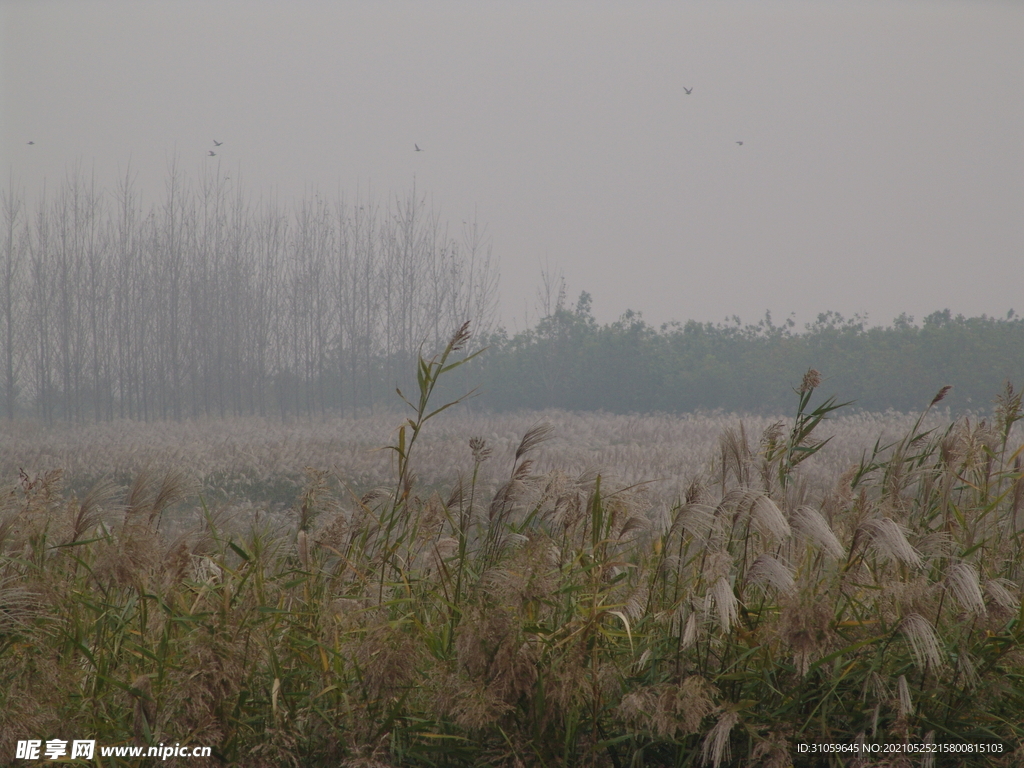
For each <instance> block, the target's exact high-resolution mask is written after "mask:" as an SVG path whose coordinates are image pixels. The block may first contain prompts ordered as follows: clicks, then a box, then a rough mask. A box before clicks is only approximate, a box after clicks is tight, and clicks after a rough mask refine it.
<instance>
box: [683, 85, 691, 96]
mask: <svg viewBox="0 0 1024 768" xmlns="http://www.w3.org/2000/svg"><path fill="white" fill-rule="evenodd" d="M683 90H684V91H686V95H687V96H689V95H690V94H691V93H693V88H687V87H686V86H685V85H684V86H683Z"/></svg>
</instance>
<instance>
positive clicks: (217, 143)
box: [213, 139, 224, 147]
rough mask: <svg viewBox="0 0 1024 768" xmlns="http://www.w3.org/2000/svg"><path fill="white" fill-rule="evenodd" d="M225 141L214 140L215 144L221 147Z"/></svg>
mask: <svg viewBox="0 0 1024 768" xmlns="http://www.w3.org/2000/svg"><path fill="white" fill-rule="evenodd" d="M223 143H224V142H223V141H217V140H216V139H214V140H213V146H215V147H219V146H220V145H221V144H223Z"/></svg>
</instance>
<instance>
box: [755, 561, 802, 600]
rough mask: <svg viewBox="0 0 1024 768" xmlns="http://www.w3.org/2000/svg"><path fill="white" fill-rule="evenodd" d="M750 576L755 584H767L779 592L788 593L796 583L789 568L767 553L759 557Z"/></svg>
mask: <svg viewBox="0 0 1024 768" xmlns="http://www.w3.org/2000/svg"><path fill="white" fill-rule="evenodd" d="M748 575H749V577H750V580H751V581H752V582H753V583H755V584H767V585H768V586H771V587H774V588H775V589H776V590H778V591H779V592H788V591H789V590H791V589H792V588H793V585H794V583H795V582H794V581H793V573H792V571H791V570H790V569H789V567H788V566H787V565H786V564H785V563H783V562H782V561H780V560H779V559H778V558H776V557H775V556H774V555H771V554H769V553H767V552H765V553H763V554H760V555H758V556H757V559H756V560H755V561H754V562H753V564H752V565H751V566H750V571H749V573H748Z"/></svg>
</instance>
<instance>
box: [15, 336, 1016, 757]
mask: <svg viewBox="0 0 1024 768" xmlns="http://www.w3.org/2000/svg"><path fill="white" fill-rule="evenodd" d="M466 343H467V334H466V329H465V328H464V329H461V330H460V332H458V333H456V334H455V336H453V338H452V339H451V340H450V342H449V343H448V346H447V347H446V349H445V350H444V352H443V353H442V354H441V355H440V356H439V357H438V358H436V359H434V360H429V361H421V362H420V364H419V369H418V370H419V380H418V386H419V392H418V393H417V394H416V396H413V397H410V398H409V399H408V403H409V405H410V406H411V409H412V415H411V416H410V417H409V418H408V419H407V420H406V421H405V422H404V423H403V425H402V426H400V427H399V429H398V430H397V432H396V433H394V434H395V437H394V441H393V443H392V444H391V446H390V453H391V454H392V456H393V458H394V465H393V466H394V472H395V473H394V479H393V482H392V485H391V486H390V487H389V488H387V489H383V488H382V489H378V490H374V491H370V492H368V493H361V492H352V493H347V492H339V491H338V490H337V487H336V486H334V485H332V484H331V483H330V482H328V477H327V475H326V474H325V473H324V472H318V471H311V472H310V475H309V479H308V483H307V486H306V489H305V491H304V493H303V494H302V495H301V496H300V497H299V499H298V501H297V502H296V504H295V506H294V508H293V510H292V515H293V516H292V518H291V519H290V520H289V522H288V524H287V525H281V524H279V523H276V522H274V521H273V519H272V518H266V517H264V518H263V519H262V521H256V522H252V523H249V524H248V525H246V524H244V523H240V522H239V521H238V520H235V521H231V520H228V519H226V518H225V517H224V516H222V515H220V514H218V513H217V512H216V511H215V510H212V511H211V510H209V509H207V508H206V507H205V505H203V504H202V501H201V500H200V502H199V503H195V502H194V501H193V500H194V498H195V497H194V495H193V493H192V491H191V490H190V488H189V487H188V483H187V482H186V477H184V476H182V475H180V474H178V473H175V472H173V471H172V472H169V473H166V474H161V473H159V472H155V471H147V472H143V473H141V474H139V475H138V477H137V478H136V480H135V482H134V483H133V484H132V486H131V487H130V488H129V489H128V491H127V492H122V491H119V490H118V489H117V488H116V487H114V486H112V485H110V484H106V485H99V486H97V487H96V488H95V489H94V490H93V491H92V492H90V493H89V494H86V495H84V496H83V497H82V498H81V499H79V498H76V497H74V496H72V497H71V498H70V499H69V498H67V497H66V496H64V495H63V494H62V493H61V491H60V477H59V475H58V474H57V473H51V474H49V475H45V476H40V477H30V476H28V475H24V476H22V477H21V478H20V481H19V482H18V483H17V484H16V485H15V486H13V487H12V488H10V489H9V490H8V491H7V492H6V493H5V494H4V497H3V498H4V509H3V518H2V523H0V538H2V550H0V551H2V553H3V554H2V559H0V590H2V594H3V596H2V598H0V599H2V605H3V611H2V612H0V676H2V680H3V685H2V686H0V760H8V759H10V757H11V756H12V755H13V743H14V741H15V740H17V739H25V738H43V739H45V738H53V737H60V738H96V739H97V740H98V741H99V742H100V743H102V744H112V743H126V742H133V741H134V742H136V743H139V744H145V743H160V742H163V743H174V742H181V743H183V744H184V743H188V744H198V745H210V746H213V747H214V749H215V752H216V755H217V759H216V760H215V761H213V762H216V763H217V764H223V763H227V764H237V765H245V766H260V765H268V766H269V765H296V766H298V765H303V766H305V765H347V766H391V765H508V766H535V765H536V766H541V765H544V766H548V765H560V766H562V765H565V766H583V765H595V766H596V765H600V766H614V767H615V768H620V767H622V766H627V765H628V766H642V765H648V766H655V765H657V766H662V765H679V766H687V765H712V766H723V765H741V764H742V765H765V766H784V765H789V764H790V763H792V762H796V764H815V765H837V766H838V765H848V766H854V765H883V764H892V765H896V764H905V763H907V759H906V758H907V755H905V754H900V755H893V754H888V755H887V754H883V753H877V754H874V753H872V754H870V755H869V756H865V754H864V753H861V754H859V755H858V754H853V753H849V752H847V753H841V754H836V755H832V756H827V757H823V756H820V755H819V756H815V757H814V758H813V759H812V760H811V762H801V761H806V760H807V759H808V758H803V757H801V754H800V753H798V752H797V749H796V745H797V744H799V743H839V744H847V745H855V744H856V745H876V744H877V745H885V744H923V743H934V744H944V743H985V744H993V745H998V747H994V748H999V749H1001V750H1002V751H1001V752H993V753H987V754H984V755H977V756H974V757H973V758H972V764H975V765H992V766H995V765H1011V764H1014V761H1015V760H1017V761H1019V760H1020V759H1021V758H1022V757H1024V725H1022V724H1021V719H1020V713H1021V712H1022V711H1024V680H1022V673H1024V650H1022V647H1021V640H1022V632H1024V630H1022V621H1021V619H1022V618H1024V617H1022V609H1021V592H1022V586H1021V585H1022V580H1024V573H1022V568H1024V565H1022V562H1021V561H1022V553H1021V547H1022V543H1024V531H1022V529H1024V509H1022V505H1024V480H1022V473H1021V455H1022V451H1021V449H1019V448H1017V449H1015V448H1014V446H1013V442H1012V440H1011V430H1012V428H1013V424H1014V422H1016V421H1018V420H1020V418H1021V415H1022V409H1021V397H1020V395H1019V394H1017V393H1015V392H1014V391H1013V390H1012V389H1011V388H1009V387H1008V388H1007V390H1006V391H1005V392H1004V393H1003V395H1002V396H1001V398H1000V403H999V407H998V408H997V410H996V415H995V418H994V420H992V421H991V422H977V421H973V420H962V421H958V422H956V423H954V424H952V425H950V426H948V428H946V429H944V430H929V429H926V428H925V427H924V425H925V424H927V423H928V419H929V413H930V410H931V409H932V408H934V407H935V406H936V405H937V404H938V402H939V401H940V400H941V396H939V397H936V399H935V400H934V401H933V402H932V403H931V404H930V405H929V406H928V409H926V410H925V412H923V413H922V414H921V415H920V417H919V418H918V419H916V420H915V422H914V423H913V424H912V425H911V428H910V430H909V431H908V432H907V434H905V435H903V436H901V437H899V438H897V439H896V440H894V441H890V442H888V443H883V442H879V443H877V444H876V445H875V446H874V448H873V449H872V450H869V451H868V452H866V453H865V455H864V457H863V459H862V460H861V461H860V462H859V463H858V464H857V465H856V466H854V467H852V468H851V469H850V470H849V471H847V472H845V473H844V474H842V475H841V476H837V477H835V478H834V482H833V484H832V487H831V488H829V489H827V490H824V491H816V490H814V489H813V488H812V487H811V486H809V485H808V484H807V483H806V482H804V477H803V471H804V467H805V465H804V463H803V462H804V458H805V457H810V456H817V455H818V454H824V453H827V451H828V450H829V446H827V445H825V444H824V442H823V441H822V440H820V439H819V438H817V437H816V434H817V430H818V429H819V428H820V426H821V424H822V423H823V422H824V421H825V420H826V418H827V417H828V416H829V414H830V413H831V412H832V411H834V410H835V408H837V407H839V406H838V405H837V404H836V403H835V402H834V401H832V400H826V401H824V402H821V403H820V404H818V405H815V391H816V387H817V383H818V382H817V380H816V378H815V376H814V375H811V374H809V375H808V376H807V377H805V379H804V382H803V383H802V385H801V387H800V388H799V390H798V393H797V395H798V407H797V412H796V416H795V418H794V419H792V421H791V422H789V423H786V424H783V423H779V424H770V425H768V427H767V428H766V429H765V430H764V431H763V432H762V433H761V434H760V435H757V436H756V437H753V436H750V435H748V434H747V432H746V430H745V429H744V428H738V429H734V430H729V431H727V432H725V433H724V434H723V435H722V437H721V440H720V444H719V450H718V451H717V453H716V455H715V457H714V459H713V460H712V461H711V462H710V464H709V466H707V467H706V470H705V471H704V472H701V473H699V474H697V475H695V476H694V477H692V478H691V479H690V480H689V482H688V483H687V485H686V488H685V492H684V493H683V494H682V495H681V497H680V498H679V500H678V503H676V504H675V505H674V506H673V507H672V508H671V510H670V511H669V513H668V514H667V515H663V516H659V515H654V514H651V505H650V500H649V496H648V492H647V489H646V488H645V486H644V485H642V484H636V485H631V486H627V487H622V486H621V485H614V484H612V483H610V482H609V480H608V479H607V478H606V476H605V475H603V474H601V473H598V472H583V473H578V472H571V473H570V472H566V471H563V470H559V469H550V470H547V471H544V472H540V471H538V469H537V465H536V464H535V463H534V460H535V458H536V456H537V453H538V451H539V449H540V447H541V446H542V445H543V443H544V441H545V440H548V439H549V438H550V437H551V430H550V427H549V426H548V425H545V424H536V425H534V427H533V428H531V429H529V430H528V431H526V432H525V434H524V435H523V437H522V438H521V440H520V441H519V442H518V445H517V446H516V449H515V450H514V452H512V453H511V455H510V456H509V460H508V461H507V462H506V463H505V465H504V466H503V467H501V470H502V475H503V479H502V481H501V482H500V483H499V484H498V485H497V487H496V488H493V489H492V488H490V487H489V486H488V487H483V486H482V485H481V482H480V477H481V474H482V472H483V470H484V468H486V467H488V465H493V464H494V463H495V462H498V461H499V460H500V459H499V455H498V454H497V453H495V452H494V451H493V450H492V446H491V445H490V444H489V443H488V441H487V440H485V439H482V438H479V437H476V436H474V437H473V438H472V439H471V440H470V441H469V448H470V451H471V456H472V459H471V463H470V464H469V465H467V466H466V467H465V471H464V472H463V473H461V474H460V475H459V476H458V477H457V478H455V479H454V480H453V481H451V482H450V484H449V485H448V487H446V488H445V489H444V492H443V493H442V492H440V491H438V490H437V488H436V486H431V487H427V486H424V485H422V484H421V483H420V482H419V481H418V480H417V477H416V467H417V462H418V460H419V454H418V453H417V451H419V450H421V449H422V448H423V446H424V445H425V443H424V442H423V440H421V437H422V436H423V435H424V434H425V430H429V425H428V424H427V422H428V421H430V419H431V418H432V417H433V416H434V415H436V414H437V413H438V412H439V411H440V410H441V408H436V407H435V406H433V405H431V404H430V394H431V391H432V389H433V387H434V385H435V384H436V382H437V380H438V378H439V377H441V376H443V375H444V374H445V373H446V371H447V370H448V369H450V368H451V367H453V366H455V365H458V364H459V360H455V359H454V357H453V356H454V355H456V353H458V352H459V350H460V349H461V348H463V347H464V346H465V344H466ZM443 407H444V406H442V408H443ZM175 510H177V514H178V515H181V514H184V513H187V512H188V511H189V510H191V513H192V514H193V515H194V522H195V524H194V525H193V526H191V527H190V528H181V527H178V528H174V527H172V526H171V525H170V524H169V518H170V516H172V513H174V512H175ZM183 510H184V512H183ZM957 759H959V758H957ZM167 762H168V764H170V763H171V762H172V761H170V760H169V761H167ZM188 762H189V764H190V765H196V764H199V763H198V762H197V761H195V760H190V761H188ZM913 762H914V763H915V764H916V763H920V762H921V759H920V758H919V757H914V758H913ZM953 762H954V761H951V759H950V758H949V757H947V756H943V755H940V756H939V757H938V760H937V761H933V764H937V765H942V764H953ZM113 764H117V763H116V762H115V763H113Z"/></svg>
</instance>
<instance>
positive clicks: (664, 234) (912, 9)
mask: <svg viewBox="0 0 1024 768" xmlns="http://www.w3.org/2000/svg"><path fill="white" fill-rule="evenodd" d="M684 88H691V89H692V93H691V94H689V95H687V94H686V93H685V91H684ZM214 139H216V140H218V141H221V142H223V146H221V147H220V148H218V149H217V152H218V154H217V156H216V157H215V158H210V157H208V156H207V153H208V151H209V150H210V149H213V148H214V147H213V140H214ZM29 141H34V142H35V143H34V144H33V145H29V144H28V142H29ZM740 141H742V142H743V144H742V145H740V144H738V142H740ZM414 144H418V145H419V146H420V147H421V148H422V149H423V151H422V152H415V151H414V149H413V145H414ZM175 153H177V157H178V159H179V161H180V162H181V164H182V166H183V168H184V170H185V171H186V173H187V174H188V175H190V176H192V177H193V178H195V177H196V176H197V173H198V169H199V168H200V167H202V166H204V165H209V164H211V163H216V164H219V165H220V167H221V169H222V171H223V172H224V174H225V175H230V176H231V177H232V178H233V179H236V183H237V180H238V179H241V180H242V181H243V183H244V185H245V188H246V189H247V190H248V191H249V192H250V193H251V195H252V197H253V198H255V197H257V196H258V195H259V194H260V193H262V194H268V193H270V192H271V190H274V191H276V193H277V194H278V196H279V198H280V199H281V200H289V199H292V198H298V197H301V196H302V195H303V193H304V190H308V189H312V188H314V187H316V188H319V189H320V190H321V191H324V192H327V193H330V194H332V195H333V194H334V193H335V192H336V191H337V190H338V189H341V190H343V191H344V192H345V193H346V195H348V196H352V195H354V194H355V193H356V192H357V191H359V190H362V192H363V193H364V194H365V193H366V190H367V189H372V190H373V192H374V193H375V194H378V195H381V194H387V193H388V192H397V193H405V192H406V191H408V190H409V189H410V188H411V186H412V184H413V181H414V180H415V184H416V187H417V190H419V191H421V192H423V193H425V194H426V196H427V198H428V200H429V201H430V202H431V204H432V205H433V206H434V208H435V209H437V210H440V212H441V217H442V218H443V219H447V220H448V221H450V222H451V223H452V224H453V225H454V226H455V227H456V228H461V222H462V220H463V219H466V218H470V217H472V216H473V214H474V212H475V213H476V215H477V217H478V219H479V220H480V221H481V222H483V223H486V224H487V226H488V231H489V233H490V236H491V238H492V242H493V248H494V253H495V255H497V256H499V257H500V259H501V272H502V282H501V286H502V307H503V314H504V316H505V319H506V322H508V323H509V324H510V325H511V326H515V325H518V326H519V327H521V326H522V318H523V316H524V307H531V312H532V311H533V310H532V307H533V305H534V304H535V296H536V292H537V287H538V284H539V282H540V273H541V269H542V268H543V267H544V265H545V264H547V265H548V266H549V268H550V269H551V270H554V271H558V270H561V271H562V272H564V274H565V277H566V280H567V283H568V290H569V295H570V298H571V299H574V298H575V296H576V295H577V294H578V293H579V291H581V290H587V291H589V292H590V293H591V294H592V295H593V299H594V304H593V308H594V312H595V314H596V316H597V317H598V319H599V320H601V321H610V320H613V319H615V318H616V317H617V316H619V315H620V314H621V313H622V312H624V311H625V310H626V309H627V308H632V309H634V310H640V311H642V312H643V314H644V316H645V318H647V319H648V320H649V321H652V322H654V323H661V322H663V321H666V320H669V319H678V320H687V319H691V318H693V319H698V320H702V321H703V320H711V321H720V320H722V319H724V318H725V317H726V316H728V315H739V316H740V317H741V318H742V319H743V320H744V321H749V322H753V321H756V320H757V319H759V318H760V317H762V316H763V314H764V312H765V310H771V311H772V313H773V317H774V318H775V319H776V320H777V321H778V320H781V319H783V318H785V317H786V316H787V315H789V314H790V313H796V319H797V320H798V322H801V323H802V322H804V321H806V320H810V319H813V317H814V316H815V315H816V314H817V313H818V312H821V311H825V310H836V311H839V312H841V313H843V314H845V315H851V314H853V313H857V312H859V313H867V314H868V316H869V320H870V321H871V322H873V323H878V324H885V323H888V322H889V321H891V320H892V319H893V318H894V317H895V316H897V315H898V314H900V313H901V312H907V313H909V314H912V315H915V316H916V317H917V319H918V320H920V319H921V317H923V316H924V315H925V314H928V313H930V312H932V311H934V310H937V309H944V308H949V309H951V310H952V311H953V312H954V313H964V314H968V315H975V314H981V313H988V314H990V315H991V314H996V315H1004V314H1005V313H1006V311H1007V310H1008V309H1010V308H1015V309H1016V310H1017V311H1018V312H1022V311H1024V3H1020V2H985V1H983V0H971V1H970V2H900V1H897V0H877V1H876V2H852V1H843V0H839V1H837V2H818V1H815V2H767V1H764V0H762V1H761V2H732V1H728V0H714V2H684V1H681V0H673V2H646V3H642V2H615V3H612V2H593V1H590V0H588V2H562V1H560V0H545V1H544V2H500V3H499V2H485V1H483V0H476V1H474V2H415V3H414V2H379V1H374V2H339V1H338V0H331V1H330V2H301V1H298V0H291V1H289V2H283V1H280V2H270V1H267V2H259V1H258V0H244V1H238V2H218V1H216V0H203V1H202V2H188V1H186V0H174V2H155V1H147V0H132V2H108V1H105V0H90V1H89V2H85V1H84V0H66V1H64V2H56V1H53V0H31V1H29V0H26V1H25V2H11V1H10V0H0V169H2V170H3V171H4V175H5V176H8V175H9V176H10V178H12V179H13V182H14V184H15V185H16V186H20V187H22V188H24V189H25V190H26V191H27V192H28V194H29V197H30V199H34V198H35V196H36V195H37V193H38V190H39V189H41V186H42V182H43V180H44V179H45V180H46V182H47V184H48V185H49V186H50V188H52V187H54V186H56V185H57V184H59V183H60V182H61V180H63V178H64V176H65V173H66V169H67V168H69V167H70V166H71V165H73V164H74V163H76V162H80V163H81V164H82V167H83V168H84V170H86V171H87V172H89V171H90V170H92V169H94V170H95V174H96V177H97V179H98V180H99V181H100V183H101V184H102V185H104V186H106V187H108V188H110V187H112V184H113V179H114V178H116V177H117V175H118V174H119V173H120V174H123V173H124V171H125V169H126V168H127V166H128V162H129V160H130V161H131V164H132V167H133V168H134V169H135V170H137V171H138V173H139V177H138V185H139V187H140V188H141V190H142V191H143V193H144V194H145V195H146V197H147V198H148V199H149V200H150V201H153V200H156V199H158V198H159V197H160V196H161V195H162V192H163V186H164V181H165V179H166V177H167V166H168V162H169V160H170V159H171V158H172V157H173V156H174V155H175ZM5 181H6V179H5Z"/></svg>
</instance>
